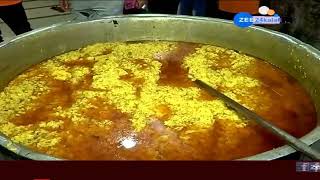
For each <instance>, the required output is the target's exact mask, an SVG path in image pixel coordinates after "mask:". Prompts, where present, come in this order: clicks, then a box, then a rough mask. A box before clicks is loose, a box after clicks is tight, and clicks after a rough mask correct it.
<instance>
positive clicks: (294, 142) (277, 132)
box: [194, 80, 320, 160]
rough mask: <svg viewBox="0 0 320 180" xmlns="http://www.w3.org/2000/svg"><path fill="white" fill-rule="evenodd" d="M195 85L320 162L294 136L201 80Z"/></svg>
mask: <svg viewBox="0 0 320 180" xmlns="http://www.w3.org/2000/svg"><path fill="white" fill-rule="evenodd" d="M194 82H195V84H197V85H198V86H199V87H200V88H201V89H203V90H205V91H207V92H208V93H209V94H210V95H212V96H215V97H218V98H219V99H221V100H222V101H223V102H224V103H225V104H226V105H227V106H228V107H230V108H232V109H234V110H235V111H236V112H238V113H239V114H241V115H242V116H244V117H246V118H247V119H249V120H254V121H255V122H256V123H258V124H259V125H261V126H262V127H264V128H266V129H267V130H269V131H270V132H271V133H273V134H274V135H276V136H278V137H279V138H281V139H283V140H284V141H286V142H287V144H288V145H290V146H291V147H292V148H294V149H296V150H297V151H300V152H301V153H303V154H305V155H306V156H308V157H310V158H311V159H313V160H320V153H319V152H318V151H316V150H314V149H312V148H311V147H309V146H308V145H307V144H305V143H304V142H302V141H301V140H299V139H297V138H295V137H294V136H292V135H290V134H289V133H287V132H285V131H284V130H282V129H280V128H278V127H276V126H274V125H273V124H271V123H270V122H268V121H267V120H265V119H264V118H262V117H260V116H259V115H257V114H256V113H254V112H252V111H251V110H249V109H247V108H246V107H244V106H242V105H241V104H239V103H237V102H235V101H234V100H232V99H230V98H229V97H227V96H225V95H224V94H223V93H221V92H219V91H217V90H216V89H214V88H213V87H211V86H209V85H208V84H206V83H204V82H203V81H201V80H195V81H194Z"/></svg>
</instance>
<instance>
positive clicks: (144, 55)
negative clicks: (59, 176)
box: [0, 41, 316, 160]
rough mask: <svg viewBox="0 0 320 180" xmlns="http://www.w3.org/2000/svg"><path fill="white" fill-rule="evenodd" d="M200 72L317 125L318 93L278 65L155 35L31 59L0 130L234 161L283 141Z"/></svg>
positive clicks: (117, 154) (150, 154)
mask: <svg viewBox="0 0 320 180" xmlns="http://www.w3.org/2000/svg"><path fill="white" fill-rule="evenodd" d="M195 79H200V80H202V81H205V82H207V83H208V84H210V85H212V86H213V87H215V88H217V89H218V90H220V91H221V92H223V93H225V94H226V95H227V96H229V97H230V98H233V99H234V100H236V101H238V102H239V103H241V104H243V105H244V106H246V107H248V108H249V109H251V110H254V111H256V112H257V113H259V114H260V115H262V116H264V117H265V118H267V119H270V120H271V121H272V122H273V123H275V124H276V125H278V126H279V127H281V128H283V129H284V130H287V131H288V132H290V133H292V134H293V135H295V136H302V135H304V134H306V133H307V132H308V131H310V130H311V129H312V128H314V126H315V123H316V120H315V109H314V106H313V104H312V102H311V100H310V97H309V96H308V95H307V93H306V92H305V91H304V90H303V89H302V88H301V87H300V86H299V85H298V83H297V82H296V81H295V80H294V79H292V78H291V77H290V76H289V75H287V74H286V73H284V72H282V71H280V70H279V69H277V68H275V67H273V66H272V65H270V64H267V63H265V62H263V61H261V60H258V59H256V58H254V57H250V56H248V55H245V54H242V53H239V52H236V51H233V50H229V49H224V48H221V47H216V46H212V45H202V44H192V43H178V42H157V41H156V42H140V43H139V42H130V43H98V44H93V45H90V46H87V47H84V48H81V49H78V50H75V51H72V52H68V53H65V54H62V55H59V56H56V57H53V58H51V59H48V60H46V61H44V62H42V63H40V64H38V65H35V66H33V67H32V68H30V69H28V70H27V71H25V72H24V73H22V74H21V75H19V76H18V77H17V78H16V79H14V80H13V81H11V82H10V84H9V85H8V86H7V87H6V88H5V89H4V91H3V92H1V93H0V132H2V133H4V134H5V135H7V136H8V137H9V138H11V139H12V141H13V142H15V143H20V144H23V145H26V146H28V147H29V148H31V149H33V150H35V151H38V152H42V153H46V154H49V155H52V156H55V157H59V158H66V159H111V160H126V159H127V160H133V159H147V160H159V159H167V160H172V159H199V160H200V159H208V160H209V159H216V160H228V159H236V158H242V157H245V156H250V155H254V154H257V153H260V152H263V151H266V150H269V149H271V148H274V147H276V146H279V145H281V144H282V142H281V141H279V140H278V139H276V138H275V137H273V136H272V135H270V134H268V133H267V132H265V131H264V130H262V129H261V128H259V127H257V125H255V124H254V123H253V122H251V121H250V120H247V119H244V118H242V117H240V116H238V115H237V113H236V112H234V111H233V110H231V109H228V107H226V106H225V105H224V103H223V102H222V101H221V100H219V99H217V98H215V97H212V96H210V95H209V94H207V93H206V92H205V91H203V90H201V89H199V88H198V87H197V86H196V85H195V84H194V83H193V82H192V81H193V80H195ZM291 97H295V98H291Z"/></svg>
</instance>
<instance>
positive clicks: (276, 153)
mask: <svg viewBox="0 0 320 180" xmlns="http://www.w3.org/2000/svg"><path fill="white" fill-rule="evenodd" d="M154 17H156V18H174V19H181V18H182V19H183V20H197V21H199V20H200V21H215V22H219V23H227V24H233V22H232V21H229V20H223V19H216V18H207V17H194V16H181V15H175V16H172V15H163V14H138V15H125V16H123V15H121V16H109V17H105V18H101V19H97V20H92V21H91V22H94V21H96V22H99V21H106V20H114V19H121V18H154ZM86 22H87V21H83V22H73V21H68V22H63V23H58V24H54V25H51V26H48V27H44V28H39V29H36V30H33V31H31V32H28V33H25V34H22V35H19V36H17V37H15V38H14V39H12V40H9V41H7V42H3V43H0V48H2V47H5V46H6V45H8V44H10V43H15V42H16V41H18V40H19V39H22V38H25V37H28V36H30V35H34V34H37V33H39V32H43V31H48V30H51V29H54V28H57V27H61V26H64V25H68V24H80V23H86ZM249 29H251V30H257V31H262V32H264V33H267V34H270V35H273V36H277V37H278V38H280V39H284V40H286V41H287V42H288V43H293V44H297V45H299V46H300V47H301V48H304V50H306V51H307V52H308V53H309V54H314V55H316V56H317V57H319V60H320V51H319V50H317V49H315V48H314V47H312V46H310V45H308V44H306V43H304V42H302V41H300V40H298V39H296V38H294V37H291V36H289V35H287V34H284V33H280V32H276V31H273V30H269V29H265V28H262V27H258V26H251V27H249ZM319 139H320V126H319V123H318V124H317V127H316V128H315V129H313V130H312V131H311V132H309V133H308V134H307V135H305V136H304V137H302V138H301V140H302V141H304V142H305V143H306V144H308V145H312V144H313V143H315V142H316V141H318V140H319ZM0 145H1V146H3V147H4V148H6V149H7V150H9V151H11V152H13V153H15V154H17V155H19V156H21V157H23V158H27V159H31V160H49V161H50V160H64V159H61V158H56V157H53V156H50V155H46V154H43V153H39V152H35V151H33V150H31V149H29V148H27V147H26V146H24V145H21V144H17V143H14V142H12V141H11V140H10V138H8V137H7V136H6V135H4V134H3V133H1V132H0ZM294 152H296V150H295V149H293V148H291V147H290V146H288V145H284V146H281V147H278V148H274V149H272V150H269V151H266V152H262V153H259V154H256V155H253V156H249V157H245V158H241V159H238V160H274V159H277V158H280V157H284V156H287V155H289V154H292V153H294Z"/></svg>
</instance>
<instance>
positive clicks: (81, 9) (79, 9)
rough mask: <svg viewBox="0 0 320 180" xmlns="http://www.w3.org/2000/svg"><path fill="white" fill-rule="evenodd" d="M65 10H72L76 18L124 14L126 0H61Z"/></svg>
mask: <svg viewBox="0 0 320 180" xmlns="http://www.w3.org/2000/svg"><path fill="white" fill-rule="evenodd" d="M59 1H60V7H61V8H62V9H63V10H64V11H71V12H72V13H73V14H74V15H75V20H92V19H98V18H102V17H105V16H113V15H121V14H123V1H124V0H108V1H103V0H59Z"/></svg>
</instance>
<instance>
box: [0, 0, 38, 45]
mask: <svg viewBox="0 0 320 180" xmlns="http://www.w3.org/2000/svg"><path fill="white" fill-rule="evenodd" d="M0 18H1V19H2V20H3V21H4V22H5V23H6V24H7V25H8V26H9V27H10V29H11V30H12V31H13V32H14V33H15V34H16V35H19V34H22V33H25V32H28V31H31V30H32V29H31V27H30V24H29V22H28V19H27V15H26V13H25V11H24V8H23V6H22V3H18V4H15V5H10V6H0ZM2 41H3V39H2V36H1V31H0V42H2Z"/></svg>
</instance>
